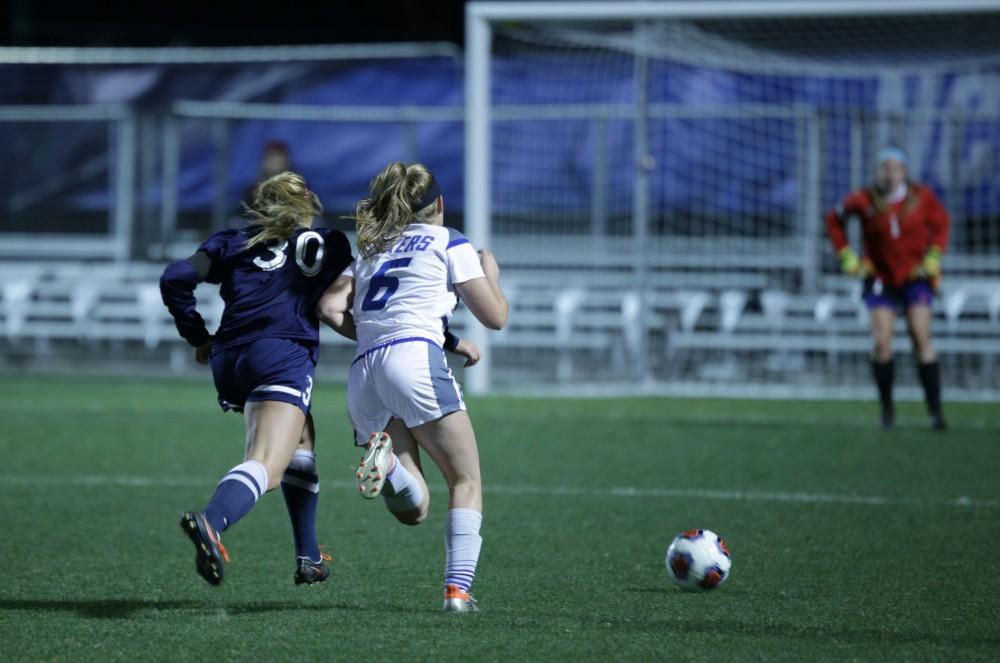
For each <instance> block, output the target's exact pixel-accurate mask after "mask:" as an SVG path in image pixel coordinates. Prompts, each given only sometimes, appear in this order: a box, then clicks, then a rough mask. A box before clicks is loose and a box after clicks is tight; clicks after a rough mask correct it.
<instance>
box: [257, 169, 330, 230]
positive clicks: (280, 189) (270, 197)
mask: <svg viewBox="0 0 1000 663" xmlns="http://www.w3.org/2000/svg"><path fill="white" fill-rule="evenodd" d="M322 213H323V204H322V203H320V201H319V197H318V196H317V195H316V194H315V193H313V192H312V191H310V190H309V189H308V187H306V180H305V178H304V177H302V176H301V175H299V174H298V173H293V172H291V171H285V172H283V173H279V174H277V175H275V176H274V177H270V178H268V179H266V180H264V181H263V182H261V183H260V184H259V185H257V188H255V189H254V192H253V201H252V202H251V203H250V205H249V206H246V215H247V217H248V223H249V224H250V226H251V229H256V230H257V232H256V233H254V234H253V235H252V236H251V237H250V239H248V240H247V242H246V244H245V245H244V248H245V249H251V248H253V247H254V246H257V245H258V244H263V243H266V242H271V241H275V242H283V241H285V240H287V239H288V238H289V237H291V236H292V233H294V232H295V231H296V230H297V229H299V228H308V227H310V226H311V225H312V222H313V219H314V218H315V217H317V216H319V215H320V214H322Z"/></svg>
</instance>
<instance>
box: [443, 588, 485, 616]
mask: <svg viewBox="0 0 1000 663" xmlns="http://www.w3.org/2000/svg"><path fill="white" fill-rule="evenodd" d="M441 609H442V610H443V611H444V612H479V604H478V603H476V599H474V598H472V594H470V593H469V592H467V591H465V590H464V589H462V588H461V587H459V586H458V585H446V586H445V588H444V606H442V608H441Z"/></svg>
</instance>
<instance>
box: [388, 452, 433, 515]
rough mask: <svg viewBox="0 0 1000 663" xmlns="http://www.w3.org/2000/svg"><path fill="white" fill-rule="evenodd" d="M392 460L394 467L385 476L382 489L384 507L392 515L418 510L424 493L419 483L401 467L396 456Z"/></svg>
mask: <svg viewBox="0 0 1000 663" xmlns="http://www.w3.org/2000/svg"><path fill="white" fill-rule="evenodd" d="M392 458H393V461H394V462H395V466H394V467H393V468H392V470H390V471H389V474H388V476H386V478H385V486H384V487H383V489H382V499H383V500H385V505H386V506H387V507H388V508H389V511H392V512H394V513H396V512H399V511H409V510H410V509H417V508H419V507H420V503H421V502H423V501H424V491H423V490H422V489H421V488H420V482H419V481H418V480H417V478H416V477H415V476H413V474H412V473H411V472H410V471H409V470H407V469H406V468H405V467H403V464H402V463H401V462H399V458H398V457H397V456H396V454H393V455H392Z"/></svg>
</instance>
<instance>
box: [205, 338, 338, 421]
mask: <svg viewBox="0 0 1000 663" xmlns="http://www.w3.org/2000/svg"><path fill="white" fill-rule="evenodd" d="M318 359H319V345H318V344H304V343H300V342H298V341H293V340H290V339H287V338H261V339H257V340H256V341H251V342H250V343H247V344H246V345H240V346H236V347H232V348H222V349H219V350H213V351H212V358H211V365H212V378H213V379H214V380H215V390H216V391H217V392H219V405H221V406H222V409H223V410H224V411H229V410H235V411H236V412H242V411H243V406H244V405H246V404H247V403H248V402H251V401H281V402H282V403H290V404H292V405H295V406H298V407H299V408H300V409H301V410H302V411H303V412H304V413H305V414H309V403H310V400H311V399H312V387H313V374H314V373H315V372H316V361H317V360H318Z"/></svg>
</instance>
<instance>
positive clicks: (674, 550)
mask: <svg viewBox="0 0 1000 663" xmlns="http://www.w3.org/2000/svg"><path fill="white" fill-rule="evenodd" d="M666 561H667V575H669V576H670V579H671V580H673V582H674V584H675V585H677V586H678V587H680V588H681V589H683V590H684V591H688V592H698V591H706V590H709V589H715V588H716V587H718V586H719V585H721V584H722V583H724V582H725V581H726V579H727V578H729V569H730V567H732V564H733V556H732V554H731V553H730V552H729V546H727V545H726V542H725V541H723V540H722V537H721V536H719V535H718V534H716V533H715V532H710V531H709V530H707V529H692V530H688V531H686V532H681V533H680V534H678V535H677V536H676V537H675V538H674V540H673V541H672V542H671V543H670V547H669V548H667V560H666Z"/></svg>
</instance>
